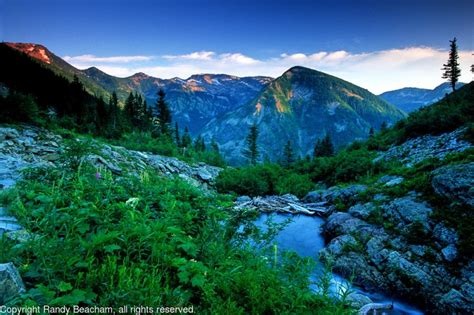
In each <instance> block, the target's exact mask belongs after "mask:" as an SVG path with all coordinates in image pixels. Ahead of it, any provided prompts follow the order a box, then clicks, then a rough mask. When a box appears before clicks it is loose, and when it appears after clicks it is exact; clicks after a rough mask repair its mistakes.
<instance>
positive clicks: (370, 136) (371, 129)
mask: <svg viewBox="0 0 474 315" xmlns="http://www.w3.org/2000/svg"><path fill="white" fill-rule="evenodd" d="M374 133H375V132H374V127H370V130H369V138H372V137H373V136H374Z"/></svg>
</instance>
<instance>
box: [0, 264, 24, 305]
mask: <svg viewBox="0 0 474 315" xmlns="http://www.w3.org/2000/svg"><path fill="white" fill-rule="evenodd" d="M23 292H25V285H24V284H23V281H22V280H21V277H20V274H19V273H18V270H17V269H16V268H15V266H14V265H13V263H6V264H0V304H5V303H6V302H7V301H9V300H11V299H12V298H14V297H16V296H17V295H19V294H20V293H23Z"/></svg>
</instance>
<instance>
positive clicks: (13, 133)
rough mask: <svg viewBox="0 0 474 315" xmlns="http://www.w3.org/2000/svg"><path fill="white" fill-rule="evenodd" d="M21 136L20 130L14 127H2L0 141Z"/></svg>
mask: <svg viewBox="0 0 474 315" xmlns="http://www.w3.org/2000/svg"><path fill="white" fill-rule="evenodd" d="M19 136H20V133H19V132H18V130H16V129H13V128H0V141H5V140H10V139H16V138H18V137H19Z"/></svg>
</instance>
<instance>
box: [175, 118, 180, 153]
mask: <svg viewBox="0 0 474 315" xmlns="http://www.w3.org/2000/svg"><path fill="white" fill-rule="evenodd" d="M174 142H175V143H176V146H177V147H180V146H181V136H180V135H179V126H178V122H175V123H174Z"/></svg>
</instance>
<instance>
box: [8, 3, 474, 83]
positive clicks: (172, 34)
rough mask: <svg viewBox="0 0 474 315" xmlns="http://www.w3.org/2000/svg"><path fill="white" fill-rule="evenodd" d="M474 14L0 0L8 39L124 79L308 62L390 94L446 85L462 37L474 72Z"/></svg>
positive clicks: (371, 7) (405, 7)
mask: <svg viewBox="0 0 474 315" xmlns="http://www.w3.org/2000/svg"><path fill="white" fill-rule="evenodd" d="M472 12H474V1H470V0H458V1H455V0H451V1H439V0H433V1H416V0H411V1H406V0H378V1H375V0H374V1H368V0H366V1H362V0H361V1H357V0H353V1H338V0H333V1H330V0H327V1H316V0H313V1H297V0H293V1H276V0H274V1H257V0H254V1H243V0H242V1H236V0H234V1H232V0H230V1H224V0H222V1H190V0H187V1H177V0H175V1H171V0H170V1H140V0H139V1H125V0H118V1H110V0H109V1H105V0H104V1H101V0H95V1H93V0H63V1H59V0H58V1H40V0H34V1H33V0H30V1H24V0H0V39H1V40H2V41H13V42H34V43H40V44H43V45H45V46H46V47H48V48H49V49H50V50H51V51H53V52H54V53H55V54H57V55H59V56H61V57H66V60H67V61H69V62H70V63H72V64H73V65H75V66H77V67H79V68H86V67H89V66H93V65H94V66H97V67H99V68H100V69H102V70H104V71H106V72H108V73H110V74H114V75H117V76H127V75H131V74H133V73H134V72H136V71H143V72H145V73H148V74H150V75H154V76H158V77H164V78H166V77H174V76H180V77H186V76H189V75H191V74H192V73H196V72H226V73H230V74H236V75H241V76H243V75H256V74H262V75H271V76H278V75H279V74H280V73H281V72H283V71H284V70H285V69H286V68H287V67H290V66H292V65H297V64H300V65H305V66H309V67H312V68H316V69H319V70H322V71H326V72H329V73H331V74H334V75H337V76H340V77H342V78H344V79H347V80H349V81H353V82H354V83H357V84H360V85H362V86H364V87H367V88H369V89H370V90H372V91H374V92H382V91H383V90H386V89H391V88H397V87H402V86H405V85H413V86H421V87H433V85H435V84H437V83H440V82H441V79H440V74H439V72H440V71H439V68H440V67H441V65H442V63H443V60H444V59H445V50H446V49H447V47H448V44H449V43H448V40H449V39H451V38H452V37H454V36H456V37H457V38H458V41H459V47H460V50H461V62H462V64H465V65H464V67H463V70H464V69H466V70H465V71H463V74H464V76H463V77H462V79H464V80H470V79H472V76H470V74H469V72H468V71H467V69H468V63H472V59H471V57H470V54H471V53H472V50H473V42H474V34H473V33H474V22H473V21H474V19H473V18H472ZM392 63H393V64H392ZM387 65H389V66H388V67H387ZM383 66H385V68H386V71H382V70H381V69H380V68H383ZM389 73H390V75H389ZM435 73H436V74H435ZM403 77H405V78H406V77H410V79H409V80H406V79H405V80H403Z"/></svg>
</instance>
